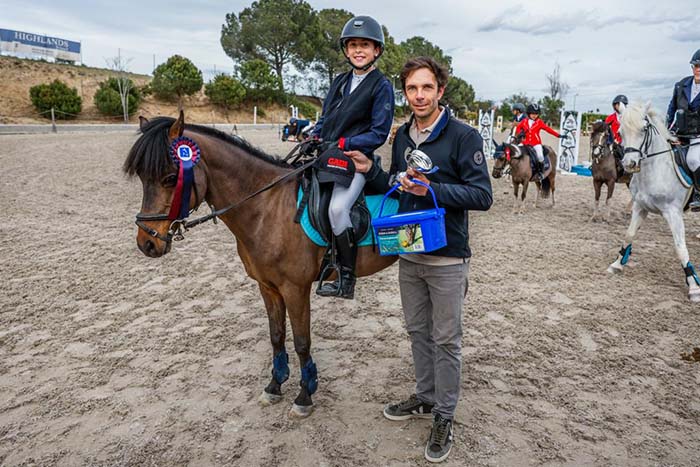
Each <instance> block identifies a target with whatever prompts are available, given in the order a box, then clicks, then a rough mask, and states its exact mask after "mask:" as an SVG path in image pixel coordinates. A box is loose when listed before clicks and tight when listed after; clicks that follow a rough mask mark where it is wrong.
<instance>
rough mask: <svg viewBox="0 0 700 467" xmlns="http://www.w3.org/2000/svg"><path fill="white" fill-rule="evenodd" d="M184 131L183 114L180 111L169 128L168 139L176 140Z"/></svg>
mask: <svg viewBox="0 0 700 467" xmlns="http://www.w3.org/2000/svg"><path fill="white" fill-rule="evenodd" d="M184 131H185V112H183V111H182V110H181V111H180V116H179V117H178V118H177V120H175V123H173V126H171V127H170V130H169V131H168V137H170V139H171V140H173V139H177V138H179V137H180V136H182V133H183V132H184Z"/></svg>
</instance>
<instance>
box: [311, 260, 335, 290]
mask: <svg viewBox="0 0 700 467" xmlns="http://www.w3.org/2000/svg"><path fill="white" fill-rule="evenodd" d="M333 271H335V274H336V280H335V281H333V282H324V280H325V279H326V278H327V277H328V276H330V275H331V273H332V272H333ZM319 278H320V280H319V281H318V286H317V287H316V295H319V296H321V297H338V296H340V293H341V287H340V285H341V284H340V265H338V264H333V263H332V262H329V263H328V264H326V267H324V268H323V270H322V271H321V274H320V275H319ZM324 286H326V287H325V290H324ZM330 287H333V289H329V288H330Z"/></svg>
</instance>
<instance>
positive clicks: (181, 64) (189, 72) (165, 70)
mask: <svg viewBox="0 0 700 467" xmlns="http://www.w3.org/2000/svg"><path fill="white" fill-rule="evenodd" d="M203 83H204V81H203V80H202V72H201V71H199V68H197V67H196V66H194V64H193V63H192V62H191V61H190V60H189V59H187V58H185V57H181V56H180V55H173V56H172V57H170V58H169V59H168V61H167V62H165V63H161V64H160V65H158V66H157V67H156V69H155V70H154V71H153V81H151V89H152V90H153V93H154V94H155V95H156V96H158V97H160V98H164V99H173V98H177V99H178V101H181V100H182V98H183V97H184V96H189V95H192V94H194V93H195V92H197V91H199V90H200V89H202V84H203Z"/></svg>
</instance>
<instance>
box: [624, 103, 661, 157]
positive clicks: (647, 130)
mask: <svg viewBox="0 0 700 467" xmlns="http://www.w3.org/2000/svg"><path fill="white" fill-rule="evenodd" d="M654 135H659V129H658V128H656V126H655V125H654V124H653V123H652V122H651V121H650V120H649V116H648V115H645V116H644V136H643V137H642V143H641V144H640V145H639V147H638V148H635V147H630V146H628V147H626V148H625V151H624V154H634V153H639V162H640V163H641V162H642V161H643V160H644V159H646V158H648V157H654V156H658V155H659V154H664V153H667V152H671V150H672V149H670V148H669V149H666V150H664V151H659V152H655V153H651V154H649V148H650V147H651V143H652V139H653V138H654Z"/></svg>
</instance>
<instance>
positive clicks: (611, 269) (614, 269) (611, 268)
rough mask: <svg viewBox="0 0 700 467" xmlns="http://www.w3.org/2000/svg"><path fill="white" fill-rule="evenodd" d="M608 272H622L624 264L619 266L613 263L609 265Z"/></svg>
mask: <svg viewBox="0 0 700 467" xmlns="http://www.w3.org/2000/svg"><path fill="white" fill-rule="evenodd" d="M608 272H609V273H610V274H622V266H618V265H617V264H611V265H610V266H608Z"/></svg>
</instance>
